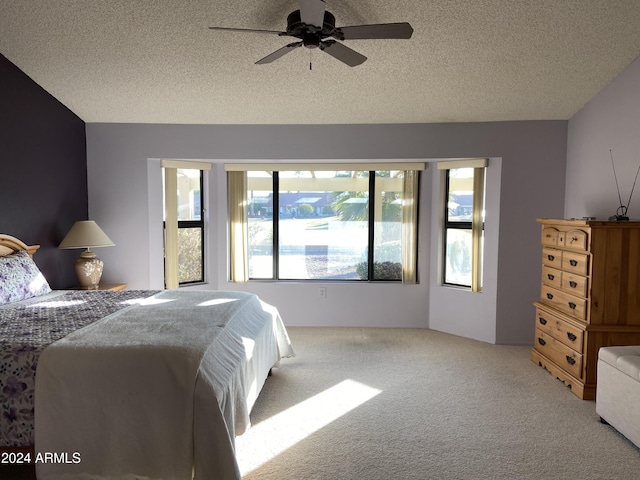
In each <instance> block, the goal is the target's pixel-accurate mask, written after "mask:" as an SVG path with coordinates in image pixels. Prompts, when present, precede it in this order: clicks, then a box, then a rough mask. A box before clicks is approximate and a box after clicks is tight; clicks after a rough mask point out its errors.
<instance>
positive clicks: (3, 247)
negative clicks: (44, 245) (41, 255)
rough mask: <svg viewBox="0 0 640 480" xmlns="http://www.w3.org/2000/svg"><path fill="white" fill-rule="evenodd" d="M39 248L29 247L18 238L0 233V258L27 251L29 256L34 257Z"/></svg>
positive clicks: (36, 246)
mask: <svg viewBox="0 0 640 480" xmlns="http://www.w3.org/2000/svg"><path fill="white" fill-rule="evenodd" d="M39 248H40V245H27V244H26V243H24V242H23V241H22V240H18V239H17V238H16V237H12V236H11V235H5V234H4V233H0V257H3V256H5V255H11V254H12V253H15V252H17V251H20V250H26V251H27V252H28V253H29V256H30V257H33V254H34V253H36V250H38V249H39Z"/></svg>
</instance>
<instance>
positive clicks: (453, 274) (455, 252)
mask: <svg viewBox="0 0 640 480" xmlns="http://www.w3.org/2000/svg"><path fill="white" fill-rule="evenodd" d="M446 235H447V245H446V249H447V250H446V262H445V277H444V281H445V283H453V284H456V285H467V286H471V229H468V230H467V229H459V228H448V229H447V232H446Z"/></svg>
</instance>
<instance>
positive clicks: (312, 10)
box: [298, 0, 327, 30]
mask: <svg viewBox="0 0 640 480" xmlns="http://www.w3.org/2000/svg"><path fill="white" fill-rule="evenodd" d="M298 5H299V6H300V20H301V21H302V23H306V24H307V25H313V26H314V27H318V28H319V29H320V30H322V25H323V24H324V11H325V8H326V7H327V4H326V3H325V1H324V0H298Z"/></svg>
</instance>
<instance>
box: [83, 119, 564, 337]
mask: <svg viewBox="0 0 640 480" xmlns="http://www.w3.org/2000/svg"><path fill="white" fill-rule="evenodd" d="M566 135H567V122H566V121H542V122H535V121H531V122H487V123H470V124H410V125H244V126H243V125H125V124H87V151H88V154H87V161H88V181H89V210H90V213H91V216H92V218H94V219H95V220H96V221H97V222H98V223H99V224H100V225H101V226H102V227H103V228H104V229H105V231H106V232H107V233H108V235H109V237H110V238H111V239H112V240H113V241H114V242H115V244H116V246H115V247H114V248H105V249H103V250H102V251H101V252H100V257H101V258H102V259H103V260H104V262H105V272H104V278H105V279H106V280H108V281H125V282H128V283H129V286H130V287H131V288H155V287H156V286H157V284H156V283H154V282H156V281H157V279H158V278H160V279H161V276H162V243H161V234H162V232H161V229H160V226H161V224H162V215H161V213H160V214H159V215H151V209H152V208H159V209H161V204H162V193H161V190H160V185H161V181H160V167H159V161H158V160H157V159H159V158H178V159H180V158H183V159H204V160H206V159H210V160H211V161H212V162H213V163H215V164H216V168H214V169H213V170H212V172H211V173H210V175H209V176H210V187H211V188H210V190H211V192H210V194H211V197H210V205H209V209H208V215H210V222H209V224H210V239H211V245H210V248H209V256H208V258H209V261H210V264H209V272H210V275H211V278H210V283H209V288H212V289H222V290H225V289H235V288H242V289H246V290H247V291H251V292H253V293H257V294H259V295H260V296H261V297H262V298H264V299H265V300H267V301H270V302H272V303H273V304H275V305H277V306H278V308H279V309H281V313H282V314H283V318H284V320H285V322H286V323H287V324H289V325H307V326H316V325H336V326H337V325H340V326H384V327H431V328H434V329H437V330H442V331H446V332H448V333H453V334H456V335H463V336H468V337H471V338H476V339H479V340H483V341H488V342H496V343H526V344H530V343H531V342H532V341H533V335H534V321H533V320H534V315H535V312H534V309H533V306H532V302H533V301H534V300H536V298H537V296H538V295H539V290H540V255H541V248H540V229H539V225H538V224H537V223H536V221H535V219H536V217H539V216H540V217H545V216H548V217H556V216H562V212H563V200H564V185H565V179H564V173H565V167H566V165H565V154H566V138H567V137H566ZM460 157H490V158H496V159H500V165H501V167H500V174H499V177H500V178H494V175H493V173H492V174H491V175H490V179H491V180H492V184H490V185H488V186H487V188H488V189H489V190H490V194H491V196H492V198H495V199H497V198H499V205H498V208H499V213H498V215H499V218H497V216H496V213H497V212H496V211H495V209H494V211H492V212H490V213H489V212H488V213H487V222H492V223H495V224H497V223H499V229H497V230H495V234H493V233H492V235H491V237H490V238H488V239H487V240H488V241H489V240H490V241H491V242H492V245H491V249H489V250H488V251H491V252H496V255H497V257H495V256H492V258H491V259H487V261H489V260H490V261H492V262H494V264H495V275H492V276H491V278H486V279H485V280H487V282H489V281H490V282H491V283H492V284H491V285H485V286H486V291H485V292H484V293H482V294H467V293H468V292H459V291H456V292H451V291H449V290H451V289H446V288H445V287H442V286H439V285H438V284H437V281H436V280H434V277H432V276H431V275H430V271H431V270H432V269H433V268H435V266H436V265H437V261H436V260H435V259H434V258H435V257H434V256H433V255H431V254H430V246H431V245H435V243H434V242H436V241H437V239H438V231H439V230H438V228H430V225H431V224H430V218H431V216H432V210H431V207H432V205H430V198H431V193H432V192H430V191H429V185H434V183H433V182H431V181H430V179H431V178H432V170H433V169H428V172H427V174H426V175H425V179H424V181H423V187H425V188H424V189H423V195H422V197H423V198H422V202H424V203H422V204H421V221H420V224H421V245H420V262H421V276H422V282H421V284H420V285H417V286H397V287H396V286H393V285H378V284H358V285H351V284H350V285H344V284H340V285H336V284H330V285H329V284H328V286H327V299H318V296H317V291H316V290H317V286H318V285H317V284H310V283H285V282H282V283H269V282H253V283H249V284H246V285H241V286H238V285H236V284H229V283H227V281H226V278H227V273H226V272H227V268H226V264H227V248H226V229H227V222H226V218H227V217H226V207H225V203H226V201H225V191H224V188H225V177H224V172H223V171H222V170H221V167H222V163H224V161H225V160H232V161H241V160H245V159H246V160H251V159H269V160H273V159H296V160H317V159H320V160H359V159H364V160H367V159H369V160H370V159H393V158H399V159H427V160H429V159H444V158H460ZM152 164H154V165H155V167H153V166H152ZM496 189H498V190H499V192H498V190H496ZM497 193H499V196H498V195H497ZM434 195H435V193H434ZM436 198H437V197H436ZM423 207H424V208H423ZM160 212H161V210H160ZM492 228H493V227H492ZM492 232H493V230H492ZM158 239H159V240H158ZM430 259H431V260H432V262H433V263H429V260H430ZM445 290H447V291H446V292H445ZM465 294H466V295H465ZM471 297H473V299H472V298H471ZM452 304H455V306H456V310H455V312H454V313H452V309H451V306H452ZM478 304H482V305H481V307H482V308H480V307H479V306H478ZM452 317H455V318H452Z"/></svg>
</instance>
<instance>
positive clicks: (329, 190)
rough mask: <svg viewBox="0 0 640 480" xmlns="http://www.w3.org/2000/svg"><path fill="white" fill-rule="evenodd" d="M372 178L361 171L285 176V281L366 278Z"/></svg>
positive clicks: (282, 236)
mask: <svg viewBox="0 0 640 480" xmlns="http://www.w3.org/2000/svg"><path fill="white" fill-rule="evenodd" d="M368 178H369V172H359V171H354V172H351V171H349V172H342V171H336V172H311V171H297V172H280V191H279V204H280V205H279V224H278V227H279V251H278V254H279V262H280V263H279V277H280V278H281V279H291V280H294V279H295V280H299V279H354V280H357V279H360V278H365V279H366V275H367V273H366V272H367V242H368V224H369V221H368V215H369V214H368V206H369V193H368V190H369V180H368ZM362 271H364V277H362V274H361V273H362Z"/></svg>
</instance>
